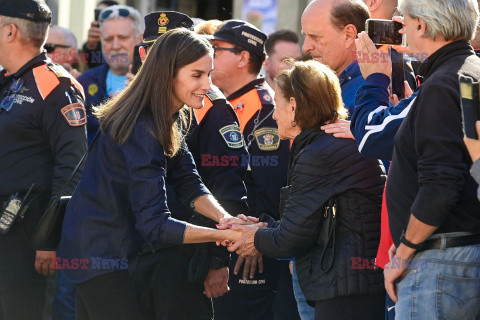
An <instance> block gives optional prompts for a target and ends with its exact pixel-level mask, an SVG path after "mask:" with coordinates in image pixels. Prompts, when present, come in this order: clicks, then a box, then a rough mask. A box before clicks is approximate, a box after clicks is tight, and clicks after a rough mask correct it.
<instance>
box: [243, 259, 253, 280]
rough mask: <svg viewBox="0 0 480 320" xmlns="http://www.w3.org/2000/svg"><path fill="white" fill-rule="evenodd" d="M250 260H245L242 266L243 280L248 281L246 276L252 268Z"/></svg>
mask: <svg viewBox="0 0 480 320" xmlns="http://www.w3.org/2000/svg"><path fill="white" fill-rule="evenodd" d="M252 260H253V259H252V258H251V257H248V258H246V259H245V265H244V266H243V280H247V279H248V274H249V273H250V268H251V266H252Z"/></svg>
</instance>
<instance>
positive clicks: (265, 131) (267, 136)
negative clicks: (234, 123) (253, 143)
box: [253, 127, 280, 151]
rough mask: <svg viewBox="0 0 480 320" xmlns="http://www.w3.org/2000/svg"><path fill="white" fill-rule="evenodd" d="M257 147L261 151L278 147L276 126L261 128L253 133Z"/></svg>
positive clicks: (278, 138) (278, 140)
mask: <svg viewBox="0 0 480 320" xmlns="http://www.w3.org/2000/svg"><path fill="white" fill-rule="evenodd" d="M253 135H254V136H255V139H256V140H257V145H258V148H259V149H260V150H262V151H274V150H277V149H278V147H280V137H279V136H278V129H277V128H268V127H265V128H261V129H258V130H257V131H255V132H254V133H253Z"/></svg>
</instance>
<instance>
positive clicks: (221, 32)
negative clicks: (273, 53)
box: [208, 20, 267, 59]
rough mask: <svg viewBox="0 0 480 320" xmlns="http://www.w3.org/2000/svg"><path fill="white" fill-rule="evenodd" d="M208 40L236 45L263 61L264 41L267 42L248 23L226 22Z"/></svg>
mask: <svg viewBox="0 0 480 320" xmlns="http://www.w3.org/2000/svg"><path fill="white" fill-rule="evenodd" d="M208 38H209V39H210V40H220V41H225V42H230V43H233V44H236V45H237V46H240V47H242V48H243V49H245V50H247V51H250V52H252V53H254V54H256V55H258V56H259V57H261V58H262V59H265V40H267V35H266V34H265V33H263V32H262V31H260V30H258V29H257V27H255V26H254V25H253V24H250V23H248V22H245V21H242V20H227V21H225V22H224V23H223V24H222V25H220V27H219V28H218V29H217V31H215V33H214V34H213V35H212V36H209V37H208Z"/></svg>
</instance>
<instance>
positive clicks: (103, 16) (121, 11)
mask: <svg viewBox="0 0 480 320" xmlns="http://www.w3.org/2000/svg"><path fill="white" fill-rule="evenodd" d="M113 13H116V14H117V15H119V16H120V17H123V18H126V17H128V16H130V14H131V12H130V10H128V9H125V8H120V9H105V10H103V11H102V13H101V14H100V22H102V21H104V20H107V19H108V18H109V17H110V16H111V15H112V14H113Z"/></svg>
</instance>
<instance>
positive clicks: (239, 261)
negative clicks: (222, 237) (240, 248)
mask: <svg viewBox="0 0 480 320" xmlns="http://www.w3.org/2000/svg"><path fill="white" fill-rule="evenodd" d="M244 261H245V258H244V257H242V256H238V259H237V263H235V268H233V274H235V275H237V274H238V271H240V268H241V267H242V265H243V262H244Z"/></svg>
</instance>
